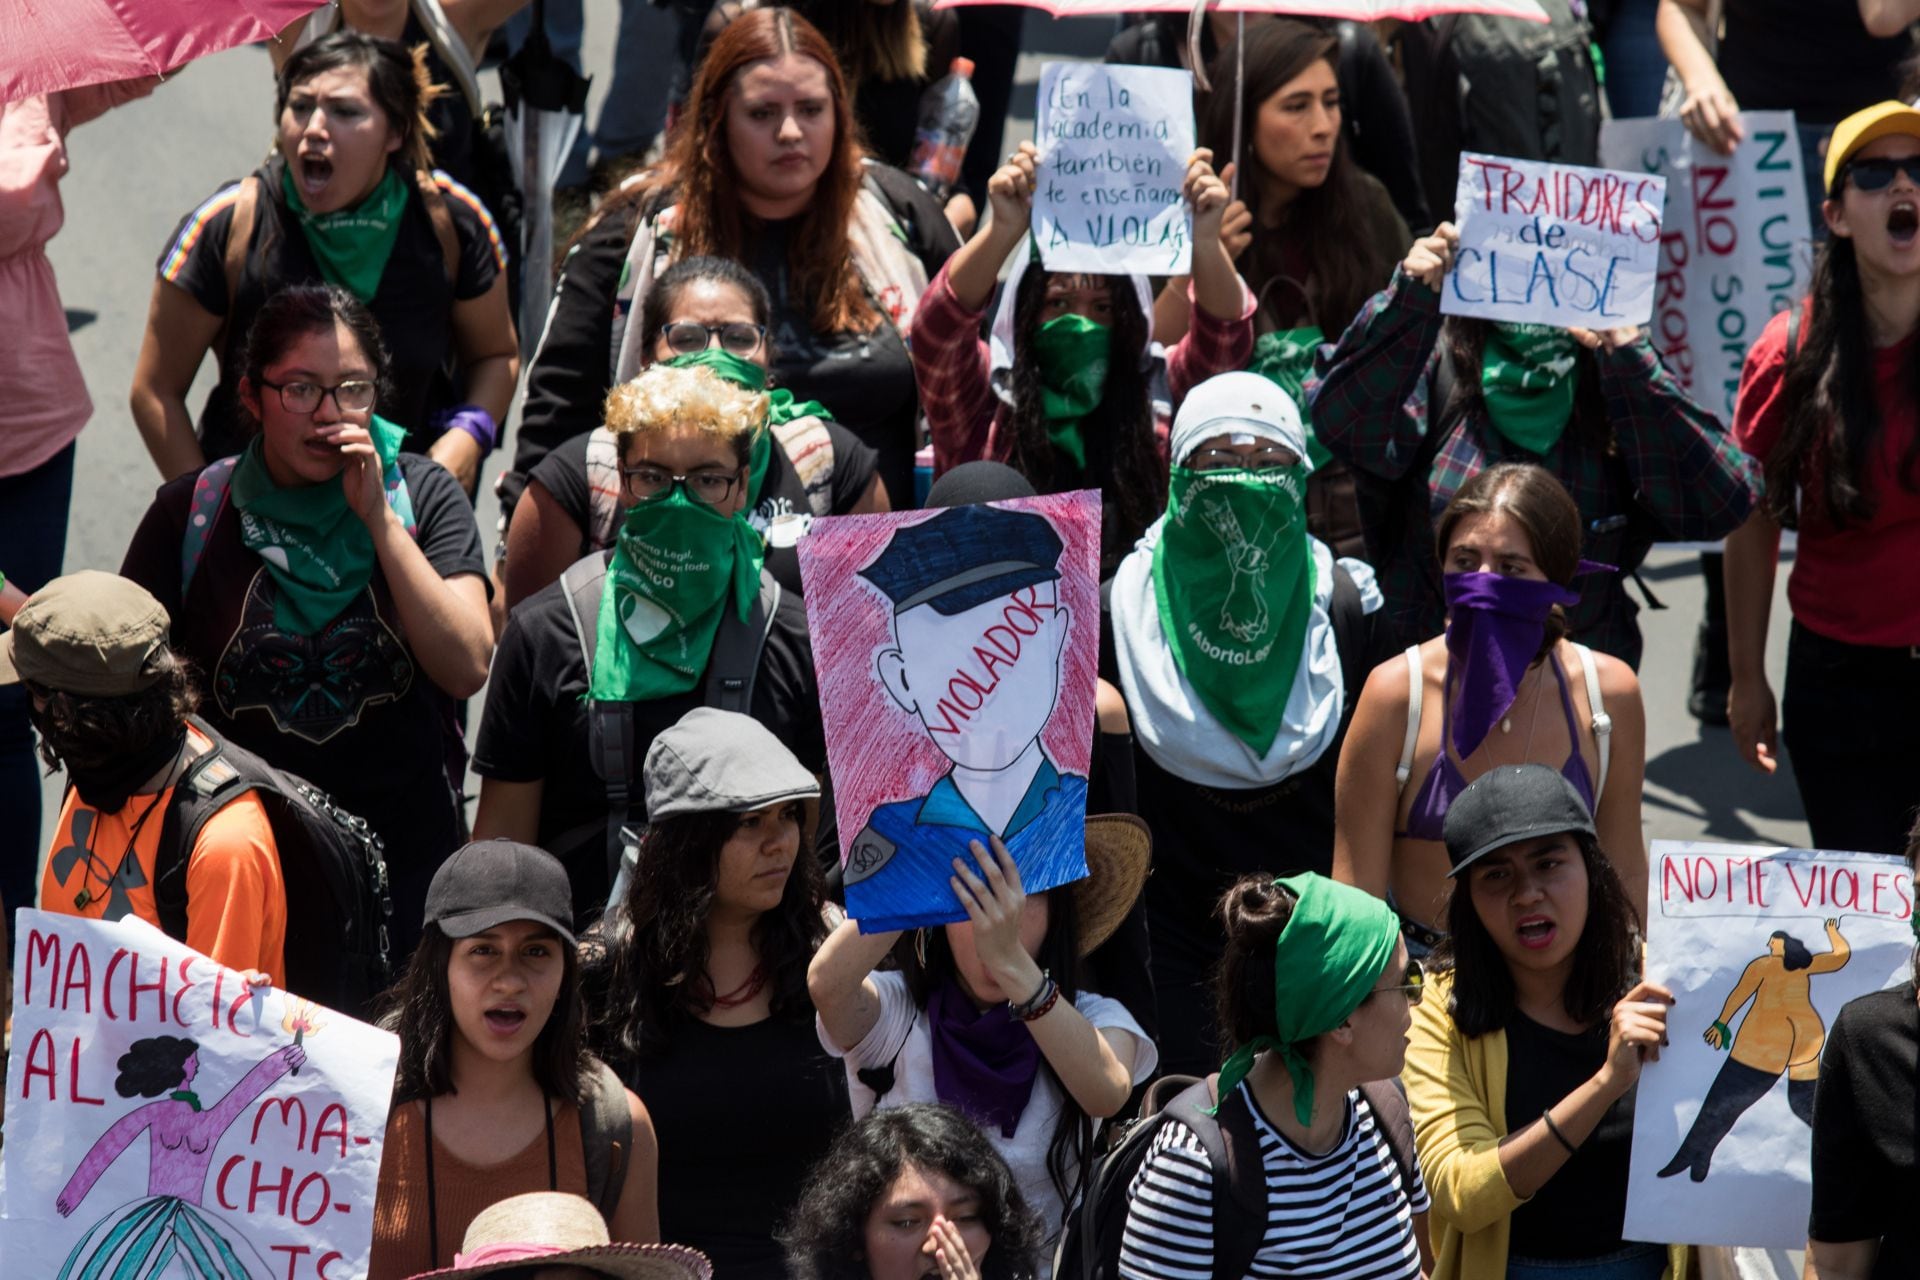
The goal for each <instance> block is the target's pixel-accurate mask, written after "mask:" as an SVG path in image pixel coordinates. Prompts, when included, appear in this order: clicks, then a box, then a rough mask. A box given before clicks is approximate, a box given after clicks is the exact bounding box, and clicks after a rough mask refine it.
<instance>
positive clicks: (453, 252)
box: [413, 169, 460, 285]
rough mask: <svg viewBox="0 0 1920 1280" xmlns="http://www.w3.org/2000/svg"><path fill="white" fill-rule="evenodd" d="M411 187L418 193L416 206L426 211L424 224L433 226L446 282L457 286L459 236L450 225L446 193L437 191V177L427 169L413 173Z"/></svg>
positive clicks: (438, 182)
mask: <svg viewBox="0 0 1920 1280" xmlns="http://www.w3.org/2000/svg"><path fill="white" fill-rule="evenodd" d="M413 185H414V189H415V190H417V191H418V192H419V193H420V203H421V204H422V205H423V206H425V208H426V210H427V221H428V222H431V223H432V224H433V238H434V239H435V240H438V241H439V242H440V265H441V266H442V268H444V269H445V271H446V273H447V283H448V284H449V285H452V284H457V283H458V282H459V280H460V233H459V231H458V230H457V229H455V227H454V225H453V212H452V211H451V210H450V209H448V208H447V197H446V193H444V192H443V191H441V190H440V181H439V179H438V177H437V176H436V175H435V174H434V173H433V172H432V171H430V170H427V169H415V170H414V171H413Z"/></svg>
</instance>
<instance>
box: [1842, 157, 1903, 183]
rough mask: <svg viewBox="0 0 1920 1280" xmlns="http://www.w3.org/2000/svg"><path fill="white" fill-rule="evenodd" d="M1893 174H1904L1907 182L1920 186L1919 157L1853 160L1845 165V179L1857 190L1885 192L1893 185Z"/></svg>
mask: <svg viewBox="0 0 1920 1280" xmlns="http://www.w3.org/2000/svg"><path fill="white" fill-rule="evenodd" d="M1895 173H1904V174H1906V175H1907V181H1909V182H1911V183H1913V184H1914V185H1915V186H1920V155H1914V156H1891V157H1876V158H1874V159H1871V160H1854V161H1852V162H1850V163H1849V164H1848V165H1847V170H1846V178H1847V180H1848V181H1851V182H1852V183H1853V185H1854V187H1855V189H1857V190H1860V191H1885V190H1886V189H1887V188H1888V187H1890V186H1892V185H1893V175H1894V174H1895Z"/></svg>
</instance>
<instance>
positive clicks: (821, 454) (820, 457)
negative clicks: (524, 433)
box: [588, 414, 834, 516]
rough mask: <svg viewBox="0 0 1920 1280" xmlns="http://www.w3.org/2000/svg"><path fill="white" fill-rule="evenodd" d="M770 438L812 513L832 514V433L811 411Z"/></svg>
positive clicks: (790, 420)
mask: <svg viewBox="0 0 1920 1280" xmlns="http://www.w3.org/2000/svg"><path fill="white" fill-rule="evenodd" d="M773 441H774V444H775V445H777V446H778V447H779V448H780V449H781V450H782V451H784V452H785V453H786V455H787V461H788V462H790V463H792V464H793V469H794V472H795V473H796V474H798V475H799V477H800V484H801V486H802V487H803V488H805V489H806V491H807V510H809V511H811V512H812V513H813V514H814V515H816V516H830V515H832V514H833V462H834V453H833V434H832V433H831V432H829V431H828V430H827V424H826V423H825V422H823V421H821V420H820V419H819V418H817V417H815V416H814V415H812V414H807V415H806V416H804V417H800V418H790V419H788V420H787V421H785V422H783V423H781V424H780V425H779V426H777V427H774V428H773ZM589 447H591V446H589ZM588 478H589V479H591V478H592V473H591V472H589V473H588Z"/></svg>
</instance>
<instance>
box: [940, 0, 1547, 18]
mask: <svg viewBox="0 0 1920 1280" xmlns="http://www.w3.org/2000/svg"><path fill="white" fill-rule="evenodd" d="M1006 2H1007V0H934V5H933V7H934V8H936V9H957V8H959V7H960V6H962V5H969V4H1004V3H1006ZM1013 3H1015V4H1022V5H1025V6H1026V7H1027V8H1029V9H1045V10H1046V11H1047V12H1048V13H1050V14H1052V15H1053V16H1054V17H1056V18H1078V17H1087V16H1090V15H1092V14H1101V13H1108V14H1111V13H1122V12H1125V13H1138V12H1142V11H1145V10H1158V11H1161V12H1166V13H1185V12H1186V11H1187V10H1189V9H1191V8H1193V7H1194V4H1193V0H1013ZM1207 7H1208V8H1210V9H1218V10H1220V11H1222V12H1225V13H1293V14H1300V15H1302V16H1305V17H1310V18H1351V19H1353V20H1355V21H1357V22H1370V21H1372V20H1373V19H1375V18H1403V19H1405V20H1406V21H1408V22H1418V21H1420V20H1421V19H1422V18H1431V17H1433V16H1434V15H1435V14H1440V13H1489V14H1493V15H1494V16H1495V17H1501V18H1524V19H1526V20H1527V21H1529V22H1545V21H1546V20H1547V15H1546V14H1544V13H1542V12H1541V11H1540V6H1539V5H1538V4H1535V3H1534V0H1209V3H1208V4H1207Z"/></svg>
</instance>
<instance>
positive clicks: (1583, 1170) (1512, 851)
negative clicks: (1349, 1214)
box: [1402, 764, 1686, 1280]
mask: <svg viewBox="0 0 1920 1280" xmlns="http://www.w3.org/2000/svg"><path fill="white" fill-rule="evenodd" d="M1446 841H1447V858H1448V860H1449V861H1450V862H1451V863H1452V865H1453V870H1452V872H1451V875H1452V877H1453V896H1452V899H1451V901H1450V903H1449V904H1448V909H1447V931H1448V937H1447V941H1446V942H1445V944H1443V945H1442V946H1441V948H1440V949H1439V950H1438V951H1437V952H1435V953H1434V955H1433V958H1432V965H1433V968H1434V970H1435V973H1434V976H1433V978H1432V980H1431V981H1430V982H1429V984H1428V986H1429V990H1428V992H1427V996H1426V998H1425V999H1424V1000H1423V1001H1422V1002H1421V1004H1420V1006H1419V1007H1418V1008H1417V1009H1415V1010H1414V1015H1413V1031H1412V1036H1411V1039H1410V1043H1409V1044H1408V1047H1407V1066H1406V1071H1405V1074H1404V1075H1403V1077H1402V1078H1403V1079H1404V1080H1405V1081H1406V1086H1407V1101H1408V1104H1409V1106H1410V1107H1411V1109H1412V1111H1413V1121H1414V1134H1415V1140H1416V1142H1417V1144H1418V1147H1419V1152H1420V1167H1421V1169H1422V1171H1423V1172H1424V1174H1425V1176H1426V1179H1427V1185H1428V1187H1429V1188H1431V1189H1432V1192H1433V1212H1432V1216H1431V1219H1430V1221H1431V1223H1432V1227H1433V1245H1434V1253H1435V1258H1436V1262H1435V1266H1434V1268H1433V1271H1432V1275H1433V1277H1434V1280H1480V1278H1481V1277H1498V1276H1505V1277H1508V1280H1543V1278H1545V1277H1557V1278H1560V1280H1661V1278H1662V1277H1668V1278H1669V1280H1672V1278H1674V1277H1678V1276H1682V1275H1684V1274H1686V1272H1685V1266H1686V1247H1685V1246H1684V1245H1679V1246H1673V1247H1672V1248H1668V1247H1667V1246H1663V1245H1646V1244H1633V1243H1629V1242H1628V1241H1626V1240H1623V1239H1622V1238H1621V1230H1622V1225H1623V1223H1624V1220H1625V1216H1626V1203H1627V1163H1628V1157H1629V1154H1630V1152H1631V1147H1632V1142H1633V1100H1634V1091H1635V1086H1636V1085H1637V1083H1638V1081H1639V1078H1640V1067H1641V1063H1642V1062H1644V1061H1651V1060H1653V1059H1657V1058H1658V1057H1659V1056H1660V1048H1661V1046H1662V1045H1664V1044H1665V1043H1666V1036H1667V1006H1668V1005H1670V1004H1672V1003H1673V994H1672V993H1671V992H1670V991H1668V990H1667V989H1666V988H1664V987H1661V986H1658V985H1656V984H1654V983H1650V982H1644V981H1638V980H1637V978H1636V975H1637V974H1638V972H1639V965H1640V961H1639V951H1640V938H1639V929H1638V926H1637V924H1636V922H1635V920H1634V915H1633V907H1632V905H1631V904H1630V903H1629V902H1628V901H1627V895H1626V890H1625V889H1624V888H1623V887H1622V886H1621V884H1620V877H1619V876H1618V875H1617V874H1616V873H1615V872H1614V869H1613V864H1612V863H1611V862H1609V861H1608V860H1607V855H1606V853H1605V851H1604V850H1603V849H1602V848H1601V846H1600V840H1599V838H1598V837H1597V836H1596V835H1595V834H1594V827H1593V819H1592V818H1591V817H1590V816H1589V815H1588V812H1587V807H1586V802H1585V800H1584V799H1583V798H1582V797H1581V795H1580V793H1579V792H1578V791H1577V790H1575V789H1574V787H1573V784H1571V783H1570V782H1568V781H1567V780H1566V779H1565V778H1563V777H1561V776H1560V774H1559V773H1557V772H1556V771H1555V770H1553V769H1552V768H1550V767H1549V766H1546V765H1538V764H1523V765H1511V766H1505V765H1503V766H1502V767H1500V768H1498V769H1495V770H1494V771H1492V772H1491V773H1488V774H1486V775H1485V776H1483V777H1482V778H1480V779H1479V780H1478V781H1476V782H1475V783H1474V784H1473V785H1472V786H1470V787H1468V788H1467V789H1466V791H1465V792H1463V793H1462V794H1461V796H1460V798H1459V799H1458V800H1457V801H1456V802H1455V803H1454V805H1453V807H1452V808H1451V809H1450V810H1449V811H1448V812H1447V821H1446Z"/></svg>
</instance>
